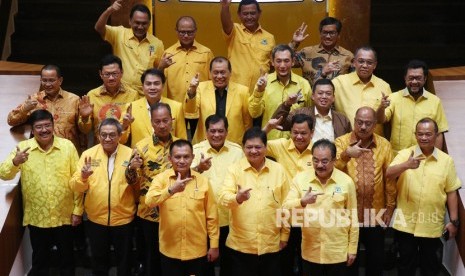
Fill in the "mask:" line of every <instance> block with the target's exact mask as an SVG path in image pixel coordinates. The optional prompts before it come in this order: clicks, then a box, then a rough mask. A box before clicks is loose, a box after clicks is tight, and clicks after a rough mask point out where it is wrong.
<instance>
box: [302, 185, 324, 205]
mask: <svg viewBox="0 0 465 276" xmlns="http://www.w3.org/2000/svg"><path fill="white" fill-rule="evenodd" d="M323 194H324V193H313V192H312V187H310V188H308V191H307V192H306V193H305V195H304V196H303V197H302V198H301V199H300V205H302V207H305V206H307V204H313V203H315V202H316V199H317V197H318V196H319V195H323Z"/></svg>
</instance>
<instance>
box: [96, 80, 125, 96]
mask: <svg viewBox="0 0 465 276" xmlns="http://www.w3.org/2000/svg"><path fill="white" fill-rule="evenodd" d="M124 92H126V88H125V86H124V84H123V82H122V81H121V82H120V85H119V88H118V91H117V92H116V94H115V95H114V96H113V97H116V96H117V95H118V94H119V93H124ZM99 94H100V95H110V96H111V94H110V93H109V92H108V90H107V88H106V87H105V85H102V87H101V88H100V93H99Z"/></svg>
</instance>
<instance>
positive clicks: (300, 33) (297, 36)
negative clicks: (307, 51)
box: [292, 22, 309, 44]
mask: <svg viewBox="0 0 465 276" xmlns="http://www.w3.org/2000/svg"><path fill="white" fill-rule="evenodd" d="M306 30H307V24H305V22H302V25H300V27H299V28H297V30H296V31H295V32H294V34H293V36H292V41H293V42H294V43H297V44H298V43H300V42H302V41H304V40H305V39H306V38H307V37H308V36H309V34H306V33H305V31H306Z"/></svg>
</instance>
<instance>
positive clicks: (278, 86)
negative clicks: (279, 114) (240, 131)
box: [249, 72, 312, 140]
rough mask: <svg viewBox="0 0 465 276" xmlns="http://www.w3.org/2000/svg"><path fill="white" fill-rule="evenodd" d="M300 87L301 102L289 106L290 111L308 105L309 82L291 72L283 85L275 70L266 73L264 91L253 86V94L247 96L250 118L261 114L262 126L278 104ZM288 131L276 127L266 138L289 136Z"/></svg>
mask: <svg viewBox="0 0 465 276" xmlns="http://www.w3.org/2000/svg"><path fill="white" fill-rule="evenodd" d="M300 89H301V92H302V99H301V101H303V102H301V103H295V104H293V105H292V107H291V111H292V110H294V109H297V108H301V107H304V106H310V104H311V101H312V100H311V99H310V96H311V94H312V91H311V88H310V84H309V83H308V81H307V80H306V79H304V78H302V77H301V76H299V75H296V74H294V73H291V79H290V80H289V83H288V84H287V85H283V84H282V83H281V82H279V81H278V79H277V76H276V72H275V73H272V74H269V75H268V80H267V85H266V88H265V91H263V92H258V91H257V87H255V89H254V91H253V94H252V95H250V97H249V111H250V115H251V116H252V118H257V117H260V116H261V115H263V119H262V127H263V126H265V125H266V123H268V120H269V119H271V117H272V116H273V114H274V112H275V111H276V109H277V108H278V106H279V105H280V104H282V103H283V102H285V101H286V100H287V97H288V96H289V95H292V94H296V93H297V92H298V91H299V90H300ZM289 136H290V135H289V131H279V130H276V129H273V130H271V131H270V132H269V133H268V136H267V137H268V140H272V139H278V138H289Z"/></svg>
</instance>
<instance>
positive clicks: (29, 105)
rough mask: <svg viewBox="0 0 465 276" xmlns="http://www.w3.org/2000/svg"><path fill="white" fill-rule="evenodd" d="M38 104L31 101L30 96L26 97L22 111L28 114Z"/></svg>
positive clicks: (35, 101)
mask: <svg viewBox="0 0 465 276" xmlns="http://www.w3.org/2000/svg"><path fill="white" fill-rule="evenodd" d="M38 103H39V102H38V101H37V100H36V99H33V98H32V96H31V95H29V96H27V99H26V101H25V102H24V111H26V112H29V111H31V110H33V109H34V108H36V106H37V104H38Z"/></svg>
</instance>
